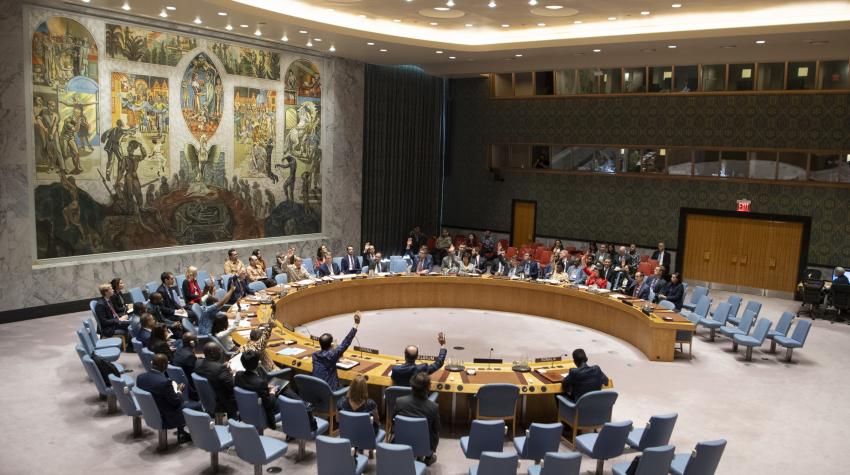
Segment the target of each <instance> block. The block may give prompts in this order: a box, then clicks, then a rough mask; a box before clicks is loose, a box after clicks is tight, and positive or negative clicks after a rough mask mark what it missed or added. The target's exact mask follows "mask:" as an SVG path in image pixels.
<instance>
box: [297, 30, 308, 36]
mask: <svg viewBox="0 0 850 475" xmlns="http://www.w3.org/2000/svg"><path fill="white" fill-rule="evenodd" d="M298 33H301V34H302V35H306V34H307V30H298Z"/></svg>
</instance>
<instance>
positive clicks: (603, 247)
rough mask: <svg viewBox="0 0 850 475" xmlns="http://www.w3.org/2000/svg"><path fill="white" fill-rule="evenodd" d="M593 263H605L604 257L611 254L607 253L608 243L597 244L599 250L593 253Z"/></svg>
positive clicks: (608, 257)
mask: <svg viewBox="0 0 850 475" xmlns="http://www.w3.org/2000/svg"><path fill="white" fill-rule="evenodd" d="M594 258H595V261H594V262H595V263H596V264H599V265H603V264H605V259H610V258H611V254H609V253H608V245H607V244H604V243H600V244H599V251H597V252H596V254H595V255H594Z"/></svg>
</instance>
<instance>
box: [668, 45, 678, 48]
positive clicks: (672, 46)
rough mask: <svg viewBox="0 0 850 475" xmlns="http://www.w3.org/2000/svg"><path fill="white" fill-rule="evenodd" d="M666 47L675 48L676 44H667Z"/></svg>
mask: <svg viewBox="0 0 850 475" xmlns="http://www.w3.org/2000/svg"><path fill="white" fill-rule="evenodd" d="M667 47H668V48H670V49H676V45H667Z"/></svg>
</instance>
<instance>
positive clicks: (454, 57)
mask: <svg viewBox="0 0 850 475" xmlns="http://www.w3.org/2000/svg"><path fill="white" fill-rule="evenodd" d="M449 59H457V56H449Z"/></svg>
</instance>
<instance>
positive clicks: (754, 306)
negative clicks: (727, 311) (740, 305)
mask: <svg viewBox="0 0 850 475" xmlns="http://www.w3.org/2000/svg"><path fill="white" fill-rule="evenodd" d="M747 311H750V312H753V321H755V320H757V319H758V317H759V312H761V302H758V301H756V300H750V301H749V302H747V306H746V307H744V315H747ZM741 318H743V317H741ZM740 322H741V320H740V319H738V318H737V317H735V316H733V315H730V316H729V318H727V319H726V323H730V324H732V325H738V324H739V323H740ZM750 325H751V326H752V322H751V323H750Z"/></svg>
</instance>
